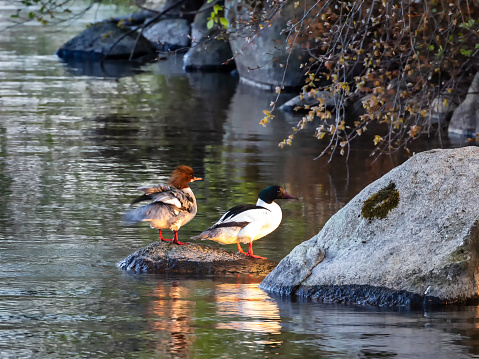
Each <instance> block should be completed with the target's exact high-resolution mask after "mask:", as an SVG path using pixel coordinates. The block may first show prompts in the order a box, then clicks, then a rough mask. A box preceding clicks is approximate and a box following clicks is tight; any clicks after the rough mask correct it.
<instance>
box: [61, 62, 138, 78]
mask: <svg viewBox="0 0 479 359" xmlns="http://www.w3.org/2000/svg"><path fill="white" fill-rule="evenodd" d="M63 63H64V64H65V67H66V69H67V71H68V72H69V73H71V74H72V75H74V76H94V77H112V78H120V77H125V76H132V75H136V74H139V73H141V72H142V71H143V70H142V68H141V65H139V64H136V63H134V62H131V61H126V60H105V61H103V62H101V61H84V60H76V59H70V60H63Z"/></svg>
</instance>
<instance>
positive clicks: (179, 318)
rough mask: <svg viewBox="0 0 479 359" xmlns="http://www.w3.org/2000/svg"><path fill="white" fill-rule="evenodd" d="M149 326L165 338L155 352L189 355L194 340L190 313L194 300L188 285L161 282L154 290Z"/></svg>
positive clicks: (192, 312)
mask: <svg viewBox="0 0 479 359" xmlns="http://www.w3.org/2000/svg"><path fill="white" fill-rule="evenodd" d="M153 296H154V298H155V300H154V301H153V302H152V315H153V320H152V330H154V331H160V332H161V333H162V335H161V337H162V338H164V340H161V341H159V342H158V344H157V347H156V352H158V353H169V354H172V355H180V356H182V357H189V355H188V354H189V353H191V347H192V345H193V342H194V335H192V334H193V325H192V324H193V317H194V313H195V309H196V308H195V304H196V303H195V302H194V301H191V300H189V298H191V297H192V296H193V293H192V290H191V289H190V288H188V287H184V286H181V285H178V283H177V282H172V283H171V282H170V283H168V282H167V283H163V282H160V283H159V284H158V286H157V288H156V289H155V291H154V292H153Z"/></svg>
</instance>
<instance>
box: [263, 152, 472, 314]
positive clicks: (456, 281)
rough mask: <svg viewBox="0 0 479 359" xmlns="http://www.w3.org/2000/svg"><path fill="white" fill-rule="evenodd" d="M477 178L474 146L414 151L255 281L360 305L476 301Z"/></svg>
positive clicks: (270, 288) (269, 287) (292, 292)
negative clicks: (265, 274)
mask: <svg viewBox="0 0 479 359" xmlns="http://www.w3.org/2000/svg"><path fill="white" fill-rule="evenodd" d="M391 183H392V184H395V188H393V187H394V185H391ZM478 185H479V148H477V147H465V148H460V149H452V150H432V151H428V152H423V153H419V154H416V155H414V156H413V157H412V158H411V159H409V160H408V161H407V162H405V163H404V164H402V165H401V166H399V167H396V168H395V169H393V170H391V171H390V172H389V173H387V174H386V175H384V176H383V177H382V178H380V179H379V180H377V181H375V182H373V183H372V184H370V185H369V186H367V187H366V188H365V189H364V190H363V191H361V192H360V193H359V194H358V195H357V196H356V197H354V198H353V199H352V200H351V201H350V202H349V203H348V204H347V205H346V206H345V207H343V208H342V209H341V210H339V211H338V212H337V213H336V214H335V215H334V216H333V217H331V218H330V220H329V221H328V222H327V223H326V225H325V226H324V227H323V229H322V230H321V231H320V232H319V233H318V234H317V235H316V236H315V237H313V238H312V239H310V240H308V241H306V242H304V243H302V244H300V245H299V246H297V247H296V248H295V249H294V250H293V251H292V252H291V253H290V254H289V255H288V256H286V257H285V258H284V259H283V260H282V261H281V262H280V263H279V264H278V266H277V267H276V268H275V269H274V270H273V271H272V272H271V273H270V274H269V275H268V276H267V277H266V278H265V279H264V280H263V281H262V282H261V284H260V288H261V289H264V290H266V291H268V292H272V293H280V294H287V295H299V296H304V297H310V298H315V299H318V300H322V301H335V302H347V303H358V304H367V305H386V306H392V305H410V306H415V305H419V306H422V305H425V304H428V303H435V304H445V303H453V302H466V301H469V300H477V299H478V290H479V288H478V282H477V281H478V278H479V270H478V267H479V253H478V250H479V190H478ZM388 186H389V187H388ZM386 188H387V189H386ZM396 191H397V192H398V193H396ZM375 194H377V195H376V196H374V195H375ZM381 196H382V197H383V198H378V197H381ZM368 199H371V201H368V202H366V201H367V200H368ZM376 200H377V202H376V204H375V203H374V202H375V201H376ZM397 200H399V202H398V203H397V202H395V201H397ZM365 202H366V203H367V205H366V206H364V204H365ZM371 202H373V203H372V206H369V205H370V204H371ZM395 203H397V206H395ZM363 206H364V207H363ZM371 215H376V217H372V216H371ZM364 216H366V217H368V218H369V219H366V218H365V217H364ZM381 217H384V218H381Z"/></svg>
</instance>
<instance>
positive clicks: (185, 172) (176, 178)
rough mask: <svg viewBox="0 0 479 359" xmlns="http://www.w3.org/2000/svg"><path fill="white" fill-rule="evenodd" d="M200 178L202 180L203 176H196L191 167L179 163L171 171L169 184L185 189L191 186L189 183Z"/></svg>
mask: <svg viewBox="0 0 479 359" xmlns="http://www.w3.org/2000/svg"><path fill="white" fill-rule="evenodd" d="M199 180H201V178H198V177H195V172H194V171H193V169H192V168H191V167H189V166H185V165H179V166H177V167H176V168H175V170H174V171H173V172H172V173H171V176H170V180H169V181H168V185H169V186H173V187H175V188H178V189H183V188H188V187H189V186H188V183H190V182H193V181H199Z"/></svg>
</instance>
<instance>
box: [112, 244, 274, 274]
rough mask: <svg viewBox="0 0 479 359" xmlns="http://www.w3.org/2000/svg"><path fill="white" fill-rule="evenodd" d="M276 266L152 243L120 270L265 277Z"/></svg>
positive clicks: (223, 253)
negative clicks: (235, 274)
mask: <svg viewBox="0 0 479 359" xmlns="http://www.w3.org/2000/svg"><path fill="white" fill-rule="evenodd" d="M276 265H277V263H276V262H273V261H270V260H267V259H253V258H249V257H246V256H245V255H244V254H239V253H233V252H230V251H227V250H224V249H221V248H216V247H210V246H206V245H199V244H194V243H188V244H185V245H183V246H179V245H176V244H173V243H171V242H154V243H152V244H150V245H149V246H147V247H144V248H141V249H139V250H137V251H136V252H135V253H133V254H130V255H129V256H128V257H126V258H125V259H123V260H122V261H121V262H120V263H118V266H119V267H120V268H121V269H124V270H129V271H135V272H150V273H181V274H186V273H203V274H219V273H243V274H255V275H266V274H268V273H269V272H271V271H272V270H273V268H274V267H275V266H276Z"/></svg>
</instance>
